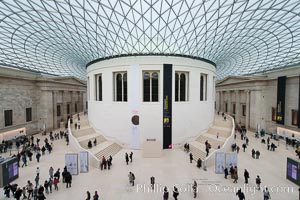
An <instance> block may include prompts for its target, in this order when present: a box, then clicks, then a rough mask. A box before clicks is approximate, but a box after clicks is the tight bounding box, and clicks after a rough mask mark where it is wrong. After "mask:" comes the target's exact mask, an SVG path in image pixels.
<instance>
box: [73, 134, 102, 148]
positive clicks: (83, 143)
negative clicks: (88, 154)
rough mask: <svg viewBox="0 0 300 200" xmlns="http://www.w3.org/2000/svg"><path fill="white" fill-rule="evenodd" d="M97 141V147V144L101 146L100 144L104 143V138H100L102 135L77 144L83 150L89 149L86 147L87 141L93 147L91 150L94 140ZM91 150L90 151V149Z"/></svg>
mask: <svg viewBox="0 0 300 200" xmlns="http://www.w3.org/2000/svg"><path fill="white" fill-rule="evenodd" d="M95 139H96V140H97V145H99V144H101V143H102V142H104V141H106V140H105V138H104V137H103V136H102V135H99V134H98V136H96V137H93V138H90V139H87V140H83V141H80V142H79V144H80V146H82V147H83V148H85V149H90V148H89V147H88V142H89V140H90V141H91V142H92V145H93V147H92V148H94V147H95V146H94V140H95ZM97 145H96V146H97ZM92 148H91V149H92Z"/></svg>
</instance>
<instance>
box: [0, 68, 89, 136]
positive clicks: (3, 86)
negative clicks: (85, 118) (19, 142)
mask: <svg viewBox="0 0 300 200" xmlns="http://www.w3.org/2000/svg"><path fill="white" fill-rule="evenodd" d="M85 101H86V85H85V83H84V82H81V81H79V80H77V79H75V78H73V77H42V76H41V75H40V74H38V73H32V72H27V71H22V70H15V69H9V68H0V134H1V133H2V132H6V131H9V130H13V129H16V128H20V127H26V132H27V133H28V134H34V133H37V132H39V131H40V130H42V129H43V127H44V124H46V129H47V130H52V129H55V128H58V127H59V122H61V121H66V119H67V107H66V105H67V104H68V103H69V104H70V114H74V113H75V104H77V112H82V111H83V109H84V108H85V107H83V105H85ZM57 105H61V116H57V109H56V106H57ZM30 107H31V108H32V121H31V122H26V108H30ZM4 110H13V125H12V126H7V127H5V126H4V125H5V124H4Z"/></svg>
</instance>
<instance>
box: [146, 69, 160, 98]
mask: <svg viewBox="0 0 300 200" xmlns="http://www.w3.org/2000/svg"><path fill="white" fill-rule="evenodd" d="M158 82H159V72H157V71H144V72H143V101H144V102H157V101H158Z"/></svg>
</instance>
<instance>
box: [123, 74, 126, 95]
mask: <svg viewBox="0 0 300 200" xmlns="http://www.w3.org/2000/svg"><path fill="white" fill-rule="evenodd" d="M123 101H127V73H124V74H123Z"/></svg>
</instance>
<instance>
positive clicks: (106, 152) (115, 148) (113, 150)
mask: <svg viewBox="0 0 300 200" xmlns="http://www.w3.org/2000/svg"><path fill="white" fill-rule="evenodd" d="M120 150H121V147H120V146H119V145H118V144H116V143H113V144H110V145H108V146H106V147H105V148H103V149H102V150H100V151H99V152H97V153H96V154H95V156H96V157H97V158H98V159H99V160H100V161H101V160H102V157H103V156H104V157H105V158H106V159H107V158H108V157H109V156H114V155H116V154H117V153H118V152H119V151H120Z"/></svg>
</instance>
